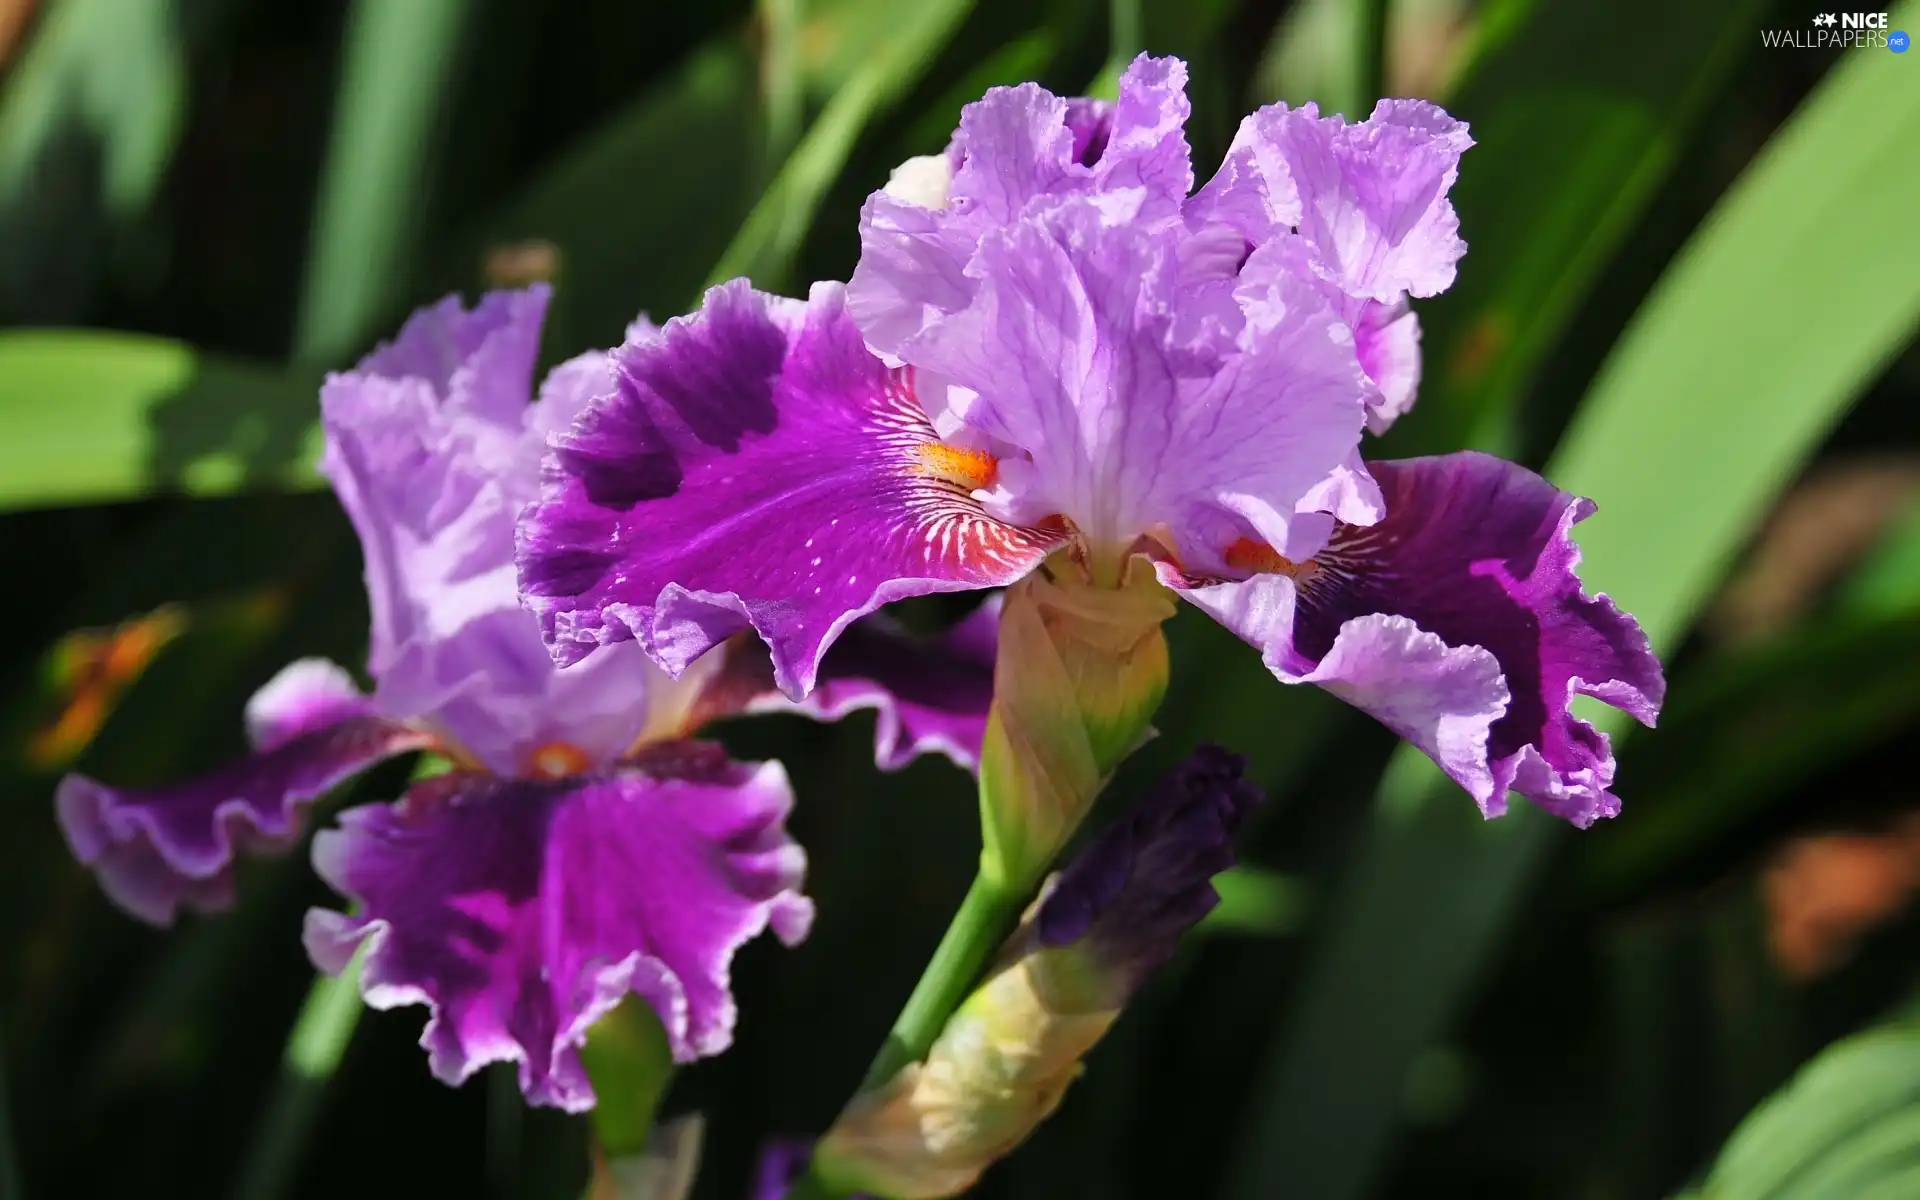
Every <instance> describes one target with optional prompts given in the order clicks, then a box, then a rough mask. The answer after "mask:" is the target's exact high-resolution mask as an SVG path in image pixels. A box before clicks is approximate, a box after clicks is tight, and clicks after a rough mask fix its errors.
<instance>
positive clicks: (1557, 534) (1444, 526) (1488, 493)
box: [1189, 453, 1666, 826]
mask: <svg viewBox="0 0 1920 1200" xmlns="http://www.w3.org/2000/svg"><path fill="white" fill-rule="evenodd" d="M1369 465H1370V467H1371V469H1372V472H1373V475H1374V476H1375V477H1376V478H1377V479H1378V480H1379V482H1380V485H1381V488H1382V489H1383V491H1384V493H1385V495H1386V501H1387V515H1386V518H1385V519H1384V520H1382V521H1381V522H1380V523H1379V524H1377V525H1373V526H1371V527H1369V528H1364V529H1362V528H1354V527H1351V526H1342V527H1340V528H1339V529H1337V530H1336V531H1335V533H1334V535H1333V538H1332V540H1331V541H1330V543H1329V544H1328V546H1327V547H1326V549H1325V550H1323V551H1321V552H1320V553H1319V554H1318V555H1317V556H1316V557H1315V558H1314V559H1313V560H1312V561H1311V563H1308V564H1302V565H1300V566H1295V565H1293V564H1287V567H1288V568H1289V573H1288V574H1269V575H1263V576H1256V577H1255V578H1253V579H1250V580H1247V581H1244V582H1239V583H1224V584H1215V585H1212V586H1206V587H1200V588H1198V589H1195V590H1192V591H1190V592H1189V596H1190V598H1192V599H1193V600H1194V601H1195V602H1196V603H1198V604H1200V605H1201V607H1203V608H1205V609H1207V611H1209V612H1210V613H1212V614H1213V615H1214V616H1215V617H1216V618H1217V619H1219V620H1220V621H1221V622H1222V623H1224V624H1226V625H1227V626H1228V627H1229V628H1231V629H1233V630H1234V631H1235V632H1236V633H1239V634H1240V635H1241V636H1242V637H1244V638H1246V639H1247V640H1248V641H1250V642H1252V643H1253V644H1255V645H1256V646H1260V647H1261V648H1262V654H1263V657H1264V658H1265V660H1266V662H1267V665H1268V666H1269V667H1271V668H1272V669H1273V670H1274V672H1275V674H1277V675H1279V676H1280V677H1281V678H1282V679H1285V680H1288V681H1289V682H1314V683H1320V684H1322V685H1324V686H1326V687H1328V688H1329V690H1332V691H1334V692H1335V693H1337V694H1339V695H1341V696H1342V697H1344V698H1345V699H1347V700H1349V701H1350V702H1352V703H1354V704H1356V705H1358V706H1359V707H1361V708H1364V709H1366V710H1367V711H1368V712H1371V713H1373V714H1375V715H1376V716H1378V717H1380V719H1381V720H1382V721H1383V722H1385V723H1386V724H1387V725H1389V726H1390V727H1392V728H1393V729H1394V730H1395V731H1396V732H1398V733H1400V734H1401V735H1402V736H1404V737H1406V738H1407V739H1408V740H1409V741H1412V742H1413V743H1414V744H1416V745H1418V746H1420V747H1421V748H1422V749H1423V750H1425V751H1426V752H1427V753H1428V754H1429V755H1431V756H1432V757H1433V758H1434V759H1435V760H1436V761H1437V762H1439V764H1440V765H1441V766H1442V767H1444V768H1445V769H1446V770H1447V772H1448V774H1450V775H1452V776H1453V777H1454V778H1455V779H1456V780H1458V781H1459V782H1460V784H1461V785H1462V786H1463V787H1465V788H1466V789H1467V790H1468V791H1469V792H1471V793H1472V794H1473V797H1474V799H1475V800H1477V801H1478V802H1479V804H1480V807H1481V809H1482V810H1483V811H1485V812H1486V813H1487V815H1489V816H1497V815H1499V814H1500V813H1502V812H1504V811H1505V808H1506V800H1505V795H1506V793H1507V792H1508V791H1509V790H1513V791H1518V792H1520V793H1521V794H1522V795H1525V796H1527V797H1528V798H1529V799H1531V800H1533V801H1534V802H1535V803H1537V804H1539V805H1540V806H1541V807H1543V808H1546V809H1547V810H1549V811H1551V812H1554V813H1557V814H1559V815H1560V816H1563V817H1565V818H1567V819H1568V820H1570V821H1572V822H1574V823H1575V824H1577V825H1581V826H1585V825H1589V824H1591V823H1592V822H1593V821H1594V820H1595V819H1597V818H1599V817H1605V816H1611V815H1613V814H1614V813H1615V812H1617V811H1618V810H1619V800H1618V799H1617V798H1616V797H1615V796H1614V795H1613V794H1612V793H1611V792H1610V791H1609V790H1608V789H1609V787H1610V786H1611V784H1612V782H1613V773H1614V763H1613V755H1612V752H1611V749H1610V747H1609V745H1608V741H1607V737H1606V735H1605V734H1602V733H1601V732H1599V731H1598V730H1596V729H1594V728H1593V727H1592V726H1591V725H1589V724H1587V723H1586V722H1585V721H1582V720H1580V719H1579V718H1577V717H1575V716H1574V715H1573V713H1572V711H1571V709H1570V704H1571V702H1572V699H1573V697H1574V696H1576V695H1586V696H1592V697H1595V698H1597V699H1599V700H1602V701H1605V702H1606V703H1608V704H1611V705H1613V706H1614V707H1616V708H1620V709H1623V710H1624V711H1626V712H1627V713H1629V714H1630V715H1632V716H1633V717H1634V718H1635V719H1637V720H1639V721H1641V722H1642V723H1643V724H1648V725H1651V724H1652V723H1653V721H1654V719H1655V717H1656V715H1657V714H1658V711H1659V707H1660V703H1661V701H1662V699H1663V698H1664V696H1665V693H1666V682H1665V679H1664V677H1663V675H1662V673H1661V669H1660V663H1659V661H1658V660H1657V659H1656V658H1655V657H1654V655H1653V652H1652V650H1651V648H1650V646H1649V645H1648V642H1647V638H1646V635H1645V634H1644V633H1643V632H1641V630H1640V627H1639V626H1638V625H1637V624H1636V623H1635V622H1634V620H1633V619H1632V618H1631V617H1629V616H1627V615H1626V614H1624V613H1622V612H1620V610H1619V609H1617V608H1616V607H1614V605H1613V602H1612V601H1610V600H1608V599H1607V598H1606V596H1604V595H1597V596H1593V597H1588V596H1586V595H1585V594H1584V593H1583V592H1582V590H1581V586H1580V580H1579V577H1578V575H1577V574H1576V571H1575V568H1576V567H1577V566H1578V564H1579V559H1580V554H1579V547H1578V546H1577V545H1576V544H1575V543H1574V541H1573V538H1572V532H1571V531H1572V528H1573V526H1574V524H1575V523H1577V522H1579V521H1581V520H1584V519H1586V518H1587V517H1588V516H1590V515H1592V513H1593V511H1594V506H1593V504H1592V502H1591V501H1588V500H1583V499H1581V498H1579V497H1576V496H1572V495H1569V494H1568V493H1566V492H1562V491H1560V490H1558V489H1557V488H1555V487H1554V486H1553V485H1552V484H1550V483H1548V482H1547V481H1546V480H1544V479H1541V478H1540V477H1539V476H1538V475H1535V474H1533V473H1532V472H1530V471H1528V470H1526V469H1525V468H1522V467H1518V466H1515V465H1514V464H1512V463H1508V462H1504V461H1502V460H1500V459H1497V458H1493V457H1491V456H1489V455H1484V454H1475V453H1463V454H1452V455H1446V456H1444V457H1439V458H1425V459H1409V460H1405V461H1400V462H1376V463H1372V464H1369Z"/></svg>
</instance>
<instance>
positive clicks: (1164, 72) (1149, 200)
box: [1067, 54, 1193, 222]
mask: <svg viewBox="0 0 1920 1200" xmlns="http://www.w3.org/2000/svg"><path fill="white" fill-rule="evenodd" d="M1192 111H1193V109H1192V106H1191V105H1189V104H1188V103H1187V64H1186V63H1184V62H1181V61H1180V60H1179V59H1177V58H1154V57H1152V56H1150V55H1146V54H1142V55H1140V56H1139V57H1137V58H1135V59H1134V60H1133V61H1132V62H1131V63H1129V64H1128V65H1127V69H1126V70H1125V71H1124V72H1122V73H1121V76H1120V89H1119V100H1118V101H1117V102H1116V103H1115V104H1114V106H1113V112H1112V116H1111V118H1110V120H1109V121H1108V122H1107V125H1108V128H1107V131H1106V132H1107V139H1106V145H1104V146H1102V147H1100V148H1099V150H1098V153H1097V154H1087V153H1086V152H1084V151H1083V154H1085V155H1086V156H1085V157H1082V156H1081V155H1076V156H1075V160H1076V161H1079V162H1089V161H1090V163H1091V165H1092V167H1093V178H1094V186H1095V188H1096V189H1098V190H1099V191H1103V192H1119V191H1123V190H1124V191H1132V190H1135V189H1138V190H1139V191H1140V192H1141V193H1143V194H1142V195H1141V196H1140V197H1139V199H1138V200H1137V202H1136V203H1135V204H1134V205H1133V206H1132V207H1133V208H1134V211H1135V219H1136V220H1146V221H1154V222H1158V221H1172V220H1176V219H1178V217H1179V215H1180V206H1181V205H1182V204H1183V203H1185V201H1186V199H1187V193H1188V192H1191V191H1192V190H1193V157H1192V155H1191V153H1189V151H1188V149H1187V117H1188V116H1189V115H1191V113H1192ZM1074 115H1075V114H1074V113H1073V110H1072V109H1071V108H1069V109H1068V113H1067V116H1068V121H1069V126H1070V127H1071V124H1072V117H1073V116H1074ZM1073 132H1074V135H1075V136H1074V138H1073V140H1074V142H1075V144H1076V146H1077V144H1078V143H1079V141H1080V138H1079V136H1078V132H1079V131H1077V130H1075V131H1073ZM1092 149H1093V146H1092V144H1091V142H1090V143H1089V145H1088V147H1087V150H1088V151H1091V150H1092Z"/></svg>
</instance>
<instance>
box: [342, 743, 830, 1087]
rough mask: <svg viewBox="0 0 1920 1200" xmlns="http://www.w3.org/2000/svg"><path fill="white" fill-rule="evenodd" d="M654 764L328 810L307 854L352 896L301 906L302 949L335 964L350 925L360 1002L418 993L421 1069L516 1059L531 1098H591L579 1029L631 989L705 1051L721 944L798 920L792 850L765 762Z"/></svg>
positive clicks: (728, 1023)
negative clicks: (331, 813) (330, 820)
mask: <svg viewBox="0 0 1920 1200" xmlns="http://www.w3.org/2000/svg"><path fill="white" fill-rule="evenodd" d="M667 762H668V758H667V757H666V756H664V755H655V756H653V757H651V758H650V759H649V760H648V764H649V766H650V767H651V768H652V770H651V771H643V770H638V769H634V770H623V771H618V772H614V773H609V774H605V775H599V776H587V777H582V778H577V779H563V780H556V781H517V780H503V779H499V778H495V777H493V776H488V775H479V774H459V775H448V776H442V777H440V778H438V779H433V780H428V781H426V782H424V783H422V784H419V785H416V786H415V787H414V789H413V790H412V791H411V792H409V793H408V794H407V796H406V798H405V799H403V800H401V801H400V802H399V803H397V804H393V805H377V806H368V807H365V808H358V809H354V810H352V811H349V812H347V813H343V814H342V815H341V818H340V828H339V829H338V830H329V831H323V832H321V833H320V834H318V835H317V836H316V837H315V838H314V846H313V858H314V866H315V868H316V869H317V870H318V871H319V872H320V874H321V876H322V877H323V878H324V879H326V881H327V882H328V883H329V884H331V885H332V886H333V887H334V888H335V889H336V890H338V891H340V892H341V893H343V894H345V895H347V896H349V897H351V898H353V899H354V900H355V901H356V902H357V904H358V908H357V910H356V915H352V916H349V915H347V914H344V913H337V912H328V911H323V910H318V909H316V910H314V911H312V912H310V913H308V914H307V927H306V944H307V952H308V954H309V955H311V956H312V958H313V961H314V962H315V963H316V964H318V965H319V966H320V967H321V968H322V969H323V970H327V971H332V972H339V971H340V970H342V969H344V968H345V966H346V965H347V963H348V961H349V960H350V959H351V958H352V957H353V954H354V952H355V950H356V949H357V948H358V947H359V946H360V945H361V944H362V943H363V942H365V943H366V944H367V956H366V960H365V963H364V964H363V967H364V969H363V974H362V982H361V989H362V991H363V993H364V995H365V996H366V1000H367V1003H368V1004H369V1005H371V1006H372V1007H374V1008H383V1009H384V1008H393V1007H396V1006H399V1005H404V1004H426V1005H428V1006H429V1007H430V1008H431V1009H432V1016H431V1017H430V1019H429V1020H428V1022H427V1028H426V1033H425V1034H424V1036H423V1037H422V1038H421V1042H420V1044H421V1045H422V1046H423V1047H425V1048H426V1050H427V1051H428V1053H429V1056H430V1058H429V1061H430V1063H431V1066H432V1069H433V1073H434V1075H435V1076H437V1077H438V1078H440V1079H442V1080H444V1081H445V1082H447V1083H451V1084H458V1083H460V1082H461V1081H463V1080H465V1079H466V1078H467V1077H468V1076H470V1075H472V1074H473V1072H474V1071H476V1070H478V1069H479V1068H480V1067H482V1066H484V1065H485V1064H487V1063H490V1062H502V1061H513V1062H518V1063H519V1064H520V1088H521V1091H523V1092H524V1093H525V1094H526V1097H527V1100H528V1102H529V1103H532V1104H548V1105H554V1106H557V1107H560V1108H564V1109H567V1110H569V1111H573V1112H578V1111H581V1110H584V1109H587V1108H590V1107H592V1105H593V1102H594V1094H593V1088H592V1085H591V1084H590V1083H589V1082H588V1079H587V1076H586V1072H585V1070H584V1068H583V1067H582V1065H581V1062H580V1057H579V1047H580V1046H581V1044H582V1043H583V1042H584V1041H585V1039H586V1036H587V1031H588V1029H589V1028H590V1027H591V1026H592V1025H593V1023H594V1021H595V1020H597V1019H598V1018H599V1017H600V1016H602V1015H603V1014H605V1013H606V1012H608V1011H609V1010H611V1009H612V1008H613V1007H614V1006H615V1005H617V1004H618V1003H619V1002H620V1000H621V998H622V997H623V996H625V995H626V994H627V993H628V992H633V993H637V994H638V995H640V996H641V997H643V998H644V999H645V1000H646V1001H647V1002H648V1003H650V1004H651V1005H652V1006H653V1007H654V1010H655V1011H656V1012H658V1013H659V1015H660V1019H661V1022H662V1023H663V1024H664V1025H665V1027H666V1030H667V1036H668V1039H669V1041H670V1042H671V1044H672V1046H673V1051H674V1057H675V1058H676V1059H678V1060H679V1061H682V1062H685V1061H689V1060H692V1059H695V1058H699V1057H703V1056H707V1055H712V1054H718V1053H720V1052H721V1051H722V1050H724V1049H726V1047H727V1046H728V1044H729V1043H730V1042H731V1041H732V1038H733V1026H734V1019H735V1011H734V1001H733V995H732V992H731V989H730V986H729V971H730V967H731V963H732V960H733V954H734V951H735V950H736V949H738V948H739V947H740V946H741V945H742V944H744V943H745V942H747V941H748V940H749V939H751V938H753V937H755V936H757V935H758V934H759V933H760V932H761V931H763V930H765V929H766V928H768V927H769V925H771V927H772V928H773V931H774V932H775V933H776V934H777V935H778V936H779V937H780V938H781V940H782V941H785V942H787V943H788V944H789V945H791V944H793V943H794V942H797V941H798V940H800V938H802V937H804V936H805V934H806V930H807V925H808V923H809V922H810V921H811V919H812V915H813V908H812V904H811V902H810V901H808V900H807V899H806V898H805V897H804V896H802V895H800V892H799V887H800V883H801V878H802V876H803V875H804V873H805V869H806V855H805V853H804V852H803V851H802V850H801V849H800V847H799V846H798V845H796V844H795V843H794V842H793V841H792V839H790V838H789V837H788V836H787V833H786V829H785V827H784V821H785V819H786V815H787V811H788V810H789V808H791V807H792V794H791V792H790V790H789V788H788V786H787V778H786V774H785V772H784V771H783V770H782V769H781V768H780V765H779V764H778V763H765V764H760V765H758V766H748V765H744V764H734V763H727V762H725V761H724V758H715V757H714V756H713V755H712V754H707V755H692V756H690V757H687V758H686V761H685V763H684V764H683V765H684V766H686V767H687V768H688V769H689V770H690V772H691V773H690V774H689V775H687V776H685V777H677V778H672V777H662V775H661V774H658V773H656V772H659V771H661V770H662V769H663V767H664V765H665V764H666V763H667Z"/></svg>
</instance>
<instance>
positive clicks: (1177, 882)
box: [1037, 744, 1263, 984]
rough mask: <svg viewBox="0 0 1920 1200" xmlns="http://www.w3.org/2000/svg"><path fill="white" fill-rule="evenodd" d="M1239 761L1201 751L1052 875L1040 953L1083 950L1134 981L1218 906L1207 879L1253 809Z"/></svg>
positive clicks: (1227, 857)
mask: <svg viewBox="0 0 1920 1200" xmlns="http://www.w3.org/2000/svg"><path fill="white" fill-rule="evenodd" d="M1246 766H1247V761H1246V759H1244V758H1241V757H1239V756H1238V755H1235V754H1229V753H1228V752H1227V751H1225V750H1223V749H1221V748H1220V747H1219V746H1215V745H1212V744H1203V745H1201V746H1200V748H1199V749H1198V750H1196V751H1195V752H1194V754H1193V757H1191V758H1189V759H1188V760H1187V761H1186V762H1184V763H1182V764H1181V765H1180V766H1178V767H1176V768H1174V769H1173V770H1172V771H1170V772H1169V773H1168V774H1167V775H1166V776H1164V777H1163V778H1162V779H1161V780H1160V781H1159V783H1157V784H1156V785H1154V788H1153V790H1152V791H1150V792H1149V793H1147V795H1146V797H1145V798H1144V799H1142V800H1141V801H1140V803H1139V804H1137V805H1135V806H1134V808H1133V810H1132V811H1131V812H1129V813H1128V814H1127V815H1126V816H1124V817H1122V818H1120V819H1119V820H1118V821H1115V822H1114V823H1113V824H1112V825H1109V826H1108V827H1107V828H1105V829H1103V830H1101V832H1100V834H1099V836H1098V837H1096V838H1094V840H1093V841H1092V842H1091V843H1090V844H1089V845H1088V846H1087V848H1086V849H1085V850H1083V851H1081V852H1080V854H1079V855H1077V856H1076V857H1075V858H1074V860H1073V861H1072V862H1071V863H1069V864H1067V866H1066V868H1065V869H1064V870H1062V871H1061V872H1060V876H1059V878H1058V879H1056V880H1055V881H1054V884H1053V887H1052V888H1051V889H1050V890H1049V891H1048V892H1047V894H1046V898H1045V899H1044V900H1043V901H1042V902H1041V905H1040V912H1039V915H1038V917H1037V930H1038V934H1039V938H1040V942H1041V944H1043V945H1046V946H1055V947H1058V946H1067V945H1072V944H1076V943H1083V944H1084V945H1085V946H1086V947H1087V948H1088V950H1089V951H1090V952H1091V953H1093V954H1094V955H1096V956H1097V958H1098V960H1099V961H1100V962H1101V963H1103V964H1105V965H1106V966H1108V967H1109V968H1110V969H1112V970H1114V971H1117V972H1119V973H1121V974H1122V976H1123V977H1124V978H1125V979H1126V980H1128V981H1129V983H1130V984H1132V983H1137V982H1138V981H1139V980H1141V979H1142V978H1144V977H1145V976H1146V975H1147V973H1148V972H1150V971H1152V970H1153V969H1154V968H1155V967H1157V966H1159V965H1160V964H1161V963H1162V962H1165V961H1166V959H1167V958H1168V957H1169V956H1170V955H1172V953H1173V950H1174V946H1175V945H1176V944H1177V943H1178V942H1179V940H1180V936H1181V935H1182V934H1184V933H1185V932H1186V931H1187V930H1188V929H1191V928H1192V927H1193V926H1194V925H1195V924H1196V923H1197V922H1198V921H1199V920H1200V918H1202V917H1204V916H1206V915H1207V914H1208V913H1209V912H1211V911H1213V906H1214V905H1215V904H1218V903H1219V901H1220V897H1219V895H1218V894H1217V893H1216V892H1215V891H1214V890H1213V882H1212V881H1213V877H1214V876H1215V875H1218V874H1219V873H1220V872H1222V871H1224V870H1226V869H1227V868H1228V867H1230V866H1232V865H1233V839H1234V836H1235V835H1236V834H1237V833H1238V832H1239V830H1240V825H1241V823H1242V822H1243V821H1244V820H1245V819H1246V816H1247V814H1248V813H1250V812H1252V811H1253V809H1254V808H1255V807H1256V806H1257V805H1258V804H1259V803H1260V801H1261V799H1262V798H1263V795H1262V793H1261V791H1260V789H1259V788H1258V787H1255V786H1254V785H1253V784H1251V783H1249V782H1247V781H1246V780H1245V779H1244V778H1242V775H1243V773H1244V772H1245V770H1246Z"/></svg>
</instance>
